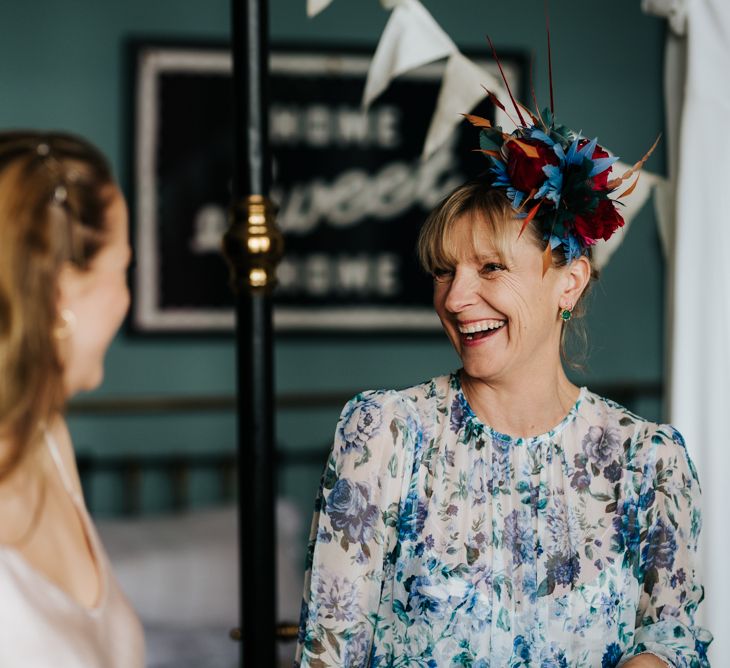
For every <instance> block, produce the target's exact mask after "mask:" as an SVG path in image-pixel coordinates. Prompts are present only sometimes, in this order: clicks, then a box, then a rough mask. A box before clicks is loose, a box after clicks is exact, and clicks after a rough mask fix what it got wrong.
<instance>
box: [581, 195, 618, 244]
mask: <svg viewBox="0 0 730 668" xmlns="http://www.w3.org/2000/svg"><path fill="white" fill-rule="evenodd" d="M573 220H574V225H575V231H576V233H577V234H578V235H579V236H580V237H581V238H582V239H583V243H584V244H585V245H586V246H592V245H593V244H595V243H596V240H598V239H603V240H604V241H608V239H609V238H610V237H611V235H612V234H613V233H614V232H615V231H616V230H617V229H618V228H619V227H623V226H624V219H623V218H622V217H621V214H620V213H619V212H618V211H617V210H616V207H615V206H614V203H613V202H612V201H611V200H609V199H602V200H599V201H598V206H597V207H596V210H595V211H593V212H592V213H589V214H584V215H580V214H576V216H575V218H574V219H573Z"/></svg>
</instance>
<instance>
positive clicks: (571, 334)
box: [416, 178, 598, 370]
mask: <svg viewBox="0 0 730 668" xmlns="http://www.w3.org/2000/svg"><path fill="white" fill-rule="evenodd" d="M462 218H465V219H468V220H469V221H470V222H471V224H472V237H473V240H474V247H475V248H476V247H477V239H478V236H479V234H478V233H479V232H480V231H484V230H486V232H487V235H488V237H489V240H490V242H491V244H492V246H493V248H494V250H495V251H496V253H497V255H498V256H499V257H500V258H501V260H502V261H504V262H506V263H508V260H509V258H510V257H511V248H512V245H513V244H514V243H515V242H516V241H517V235H518V233H519V229H520V221H519V219H517V218H516V216H515V211H514V209H513V208H512V203H511V202H510V200H509V199H508V198H507V195H506V193H505V192H504V190H503V189H500V188H493V187H491V186H490V185H488V179H487V178H479V179H475V180H473V181H468V182H467V183H464V184H463V185H461V186H459V187H458V188H456V189H455V190H454V191H453V192H452V193H451V194H450V195H448V196H447V197H445V198H444V199H443V200H442V201H441V203H440V204H439V205H438V206H437V207H436V208H435V209H434V210H433V211H432V212H431V214H430V215H429V216H428V218H427V219H426V222H425V223H424V225H423V227H422V228H421V231H420V234H419V236H418V243H417V247H416V250H417V253H418V260H419V262H420V264H421V267H422V268H423V269H424V271H426V272H427V273H429V274H434V273H435V272H437V271H438V270H439V269H444V268H448V267H450V266H453V265H454V263H455V262H456V259H457V256H458V252H459V249H458V248H457V241H456V239H455V236H454V228H455V225H454V223H455V222H456V221H457V220H459V219H462ZM523 237H526V238H527V239H528V240H529V242H530V243H532V244H534V245H535V246H536V247H537V248H539V249H540V250H541V251H544V250H545V248H546V247H547V243H548V242H547V240H545V239H543V234H542V232H541V230H540V228H539V224H538V222H537V221H532V222H531V223H530V224H529V225H528V226H527V228H526V229H525V231H524V233H523ZM588 259H589V260H590V262H591V281H590V282H589V284H588V286H586V289H585V290H584V291H583V294H582V295H581V297H580V299H579V300H578V303H576V304H575V305H574V307H573V316H572V318H571V320H570V323H565V322H563V328H562V333H561V337H560V354H561V357H562V358H563V360H564V361H565V362H566V364H568V365H569V366H571V367H573V368H574V369H577V370H583V368H584V366H583V362H584V361H585V358H586V356H587V350H588V337H587V331H586V328H585V325H584V321H583V320H582V317H583V316H584V315H585V311H586V299H587V297H588V294H589V293H590V290H591V285H592V283H593V282H594V281H595V280H597V279H598V272H597V270H596V269H595V267H594V265H593V260H592V258H591V256H590V255H589V256H588ZM552 264H553V266H554V267H564V266H565V265H566V264H567V261H566V259H565V253H564V252H563V251H562V247H561V246H558V247H557V248H555V249H554V250H553V251H552Z"/></svg>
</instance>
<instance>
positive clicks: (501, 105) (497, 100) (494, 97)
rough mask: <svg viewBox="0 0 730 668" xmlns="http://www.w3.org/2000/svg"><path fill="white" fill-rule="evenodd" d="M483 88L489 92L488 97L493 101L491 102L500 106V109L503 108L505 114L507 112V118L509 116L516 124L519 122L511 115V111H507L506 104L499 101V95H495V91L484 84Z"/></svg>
mask: <svg viewBox="0 0 730 668" xmlns="http://www.w3.org/2000/svg"><path fill="white" fill-rule="evenodd" d="M482 88H484V91H485V92H486V94H487V97H488V98H489V101H490V102H491V103H492V104H493V105H494V106H495V107H498V108H499V109H501V110H502V111H503V112H504V113H505V114H507V118H509V119H510V121H512V122H513V123H514V124H515V125H517V122H516V121H515V119H514V118H512V116H510V115H509V111H507V109H505V107H504V105H503V104H502V103H501V102H500V101H499V98H498V97H497V96H496V95H495V94H494V93H493V92H492V91H491V90H489V89H487V88H486V87H485V86H482Z"/></svg>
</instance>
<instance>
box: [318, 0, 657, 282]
mask: <svg viewBox="0 0 730 668" xmlns="http://www.w3.org/2000/svg"><path fill="white" fill-rule="evenodd" d="M333 1H334V0H307V14H308V15H309V17H314V16H316V15H317V14H319V13H320V12H322V11H323V10H325V9H326V8H327V7H328V6H329V5H330V4H332V2H333ZM379 1H380V4H381V5H382V6H383V8H384V9H386V10H388V11H390V12H391V14H390V17H389V19H388V22H387V23H386V26H385V29H384V31H383V34H382V36H381V38H380V40H379V42H378V46H377V48H376V51H375V54H374V55H373V59H372V62H371V64H370V68H369V71H368V76H367V80H366V83H365V89H364V92H363V101H362V103H363V109H367V108H368V107H369V106H370V105H371V104H372V103H373V101H374V100H375V99H377V97H378V96H379V95H381V94H382V93H383V92H384V91H385V90H386V89H387V88H388V86H389V85H390V83H391V81H392V80H393V79H395V78H396V77H398V76H401V75H403V74H405V73H406V72H409V71H411V70H415V69H417V68H419V67H422V66H424V65H427V64H429V63H433V62H436V61H440V60H444V59H446V66H445V68H444V72H443V76H442V81H441V89H440V92H439V96H438V100H437V102H436V108H435V111H434V115H433V117H432V118H431V122H430V125H429V129H428V132H427V134H426V138H425V141H424V146H423V152H422V155H421V158H422V159H423V160H427V159H428V158H429V157H430V156H431V155H432V154H433V153H434V152H436V151H437V150H438V149H439V148H440V147H441V146H443V145H444V144H445V143H446V141H447V140H448V138H449V137H450V136H451V134H452V133H453V132H454V130H455V129H456V127H457V126H458V125H459V124H460V123H462V122H463V121H464V116H465V115H467V117H468V114H465V112H468V111H471V110H472V109H473V108H474V107H475V106H476V105H477V104H478V103H479V102H480V101H481V100H482V99H483V98H484V97H486V96H489V97H490V98H491V99H492V100H493V101H494V100H495V99H496V100H498V99H499V98H502V99H506V98H507V97H508V96H509V97H511V95H510V94H509V91H508V90H507V88H506V87H505V86H504V85H503V83H502V81H501V80H500V79H498V78H497V77H496V76H495V75H494V74H492V73H491V72H488V71H486V70H484V69H483V68H481V67H479V66H478V65H477V64H476V63H474V62H473V61H472V60H470V59H469V58H467V57H466V56H465V55H464V54H463V53H461V51H460V50H459V49H458V47H457V46H456V44H455V43H454V41H453V40H452V39H451V38H450V37H449V36H448V34H447V33H446V32H445V31H444V30H443V28H442V27H441V26H440V25H439V24H438V23H437V21H436V20H435V19H434V18H433V16H432V15H431V14H430V13H429V12H428V10H427V9H426V8H425V7H424V6H423V4H422V3H421V2H420V1H419V0H379ZM497 111H498V114H499V116H500V118H499V121H500V123H501V125H502V126H503V127H504V128H511V126H512V125H514V127H515V128H516V127H517V126H518V125H519V124H518V123H516V122H512V121H510V119H509V118H508V117H507V115H506V114H505V113H504V110H502V113H500V109H499V108H498V110H497ZM607 155H608V156H610V155H611V154H610V152H608V151H607ZM631 169H632V165H628V164H625V163H622V162H615V164H614V165H613V170H614V173H618V174H622V173H626V172H629V171H630V170H631ZM665 181H666V179H663V178H662V177H660V176H658V175H656V174H653V173H650V172H647V171H643V172H642V176H641V179H639V180H638V181H636V182H635V183H634V184H633V187H632V193H631V195H632V196H631V197H628V198H626V199H625V200H622V204H623V205H624V206H623V207H622V210H621V215H622V218H623V220H624V223H625V224H624V226H623V227H622V228H621V231H622V233H621V234H614V235H613V236H611V238H610V239H608V240H607V241H606V242H604V243H602V244H599V245H597V246H595V247H594V248H593V258H594V262H595V264H596V265H597V266H598V268H599V269H600V268H601V267H603V266H605V265H606V263H607V262H608V260H609V258H610V257H611V255H612V254H613V253H614V252H615V251H616V249H617V248H618V246H619V245H620V243H621V241H622V240H623V237H624V236H625V234H626V231H627V229H628V227H629V225H630V223H631V221H632V220H633V218H634V217H635V216H636V214H637V213H638V212H639V210H640V209H641V208H642V207H643V206H644V204H645V203H646V201H647V200H648V199H649V197H650V196H651V195H652V194H654V197H655V200H656V199H658V198H661V197H666V196H667V189H666V188H664V187H663V186H664V182H665ZM655 204H656V206H655V209H656V213H657V217H658V224H659V226H660V228H663V227H665V226H666V221H663V220H662V218H663V217H664V216H665V215H666V209H667V208H666V207H664V206H663V203H662V202H655Z"/></svg>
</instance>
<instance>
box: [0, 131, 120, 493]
mask: <svg viewBox="0 0 730 668" xmlns="http://www.w3.org/2000/svg"><path fill="white" fill-rule="evenodd" d="M113 183H114V181H113V178H112V174H111V170H110V168H109V165H108V163H107V161H106V159H105V158H104V156H103V155H102V154H101V153H100V152H99V151H98V150H97V149H96V148H95V147H94V146H92V145H91V144H89V143H88V142H87V141H85V140H83V139H81V138H79V137H75V136H72V135H67V134H60V133H48V134H43V133H39V132H32V131H12V132H0V437H2V438H3V439H5V441H6V442H7V444H8V446H9V450H8V451H7V452H6V453H4V455H3V456H2V458H0V479H3V478H4V477H6V476H7V475H9V474H10V473H11V472H12V471H13V470H14V469H15V468H16V467H17V465H18V464H19V463H20V461H21V460H22V459H23V457H24V456H25V454H26V453H27V452H28V450H29V448H30V446H31V445H32V443H33V442H34V441H35V438H36V433H37V430H38V426H39V425H40V424H42V423H43V422H44V421H47V420H48V419H49V418H50V417H51V415H52V414H53V412H54V411H56V410H59V409H60V408H62V406H63V401H64V390H63V366H62V363H61V360H60V358H59V355H58V350H57V345H56V344H57V341H56V337H54V329H55V328H57V326H58V320H59V317H58V309H57V299H58V275H59V272H60V270H61V268H62V266H63V265H64V263H68V262H70V263H72V264H73V265H75V266H76V267H78V268H80V269H85V268H87V267H88V264H89V262H90V261H91V260H92V259H93V258H94V256H95V255H96V253H97V252H98V251H99V249H100V248H101V247H102V245H103V243H104V240H105V236H106V235H105V227H104V226H105V215H106V209H107V207H108V205H109V202H110V198H111V190H110V188H109V186H111V185H112V184H113Z"/></svg>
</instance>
